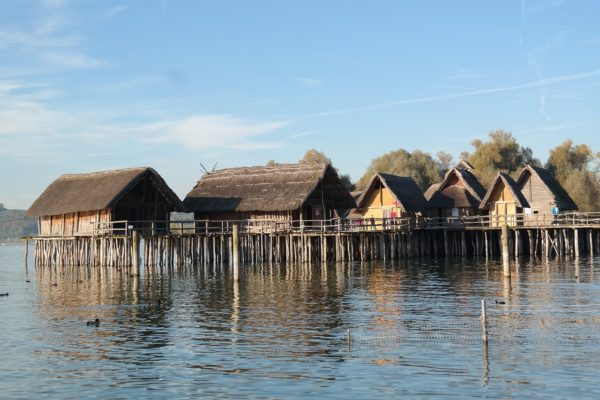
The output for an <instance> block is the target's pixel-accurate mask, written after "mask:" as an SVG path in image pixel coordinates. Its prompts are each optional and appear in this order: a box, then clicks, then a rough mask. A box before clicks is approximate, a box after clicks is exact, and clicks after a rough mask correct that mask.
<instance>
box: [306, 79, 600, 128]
mask: <svg viewBox="0 0 600 400" xmlns="http://www.w3.org/2000/svg"><path fill="white" fill-rule="evenodd" d="M598 76H600V69H595V70H591V71H586V72H580V73H575V74H568V75H559V76H555V77H552V78H544V79H538V80H536V81H531V82H526V83H521V84H516V85H508V86H499V87H494V88H487V89H476V90H470V91H465V92H459V93H449V94H441V95H437V96H424V97H416V98H412V99H404V100H396V101H390V102H386V103H376V104H368V105H364V106H357V107H352V108H345V109H339V110H330V111H322V112H318V113H314V114H310V115H307V116H305V117H304V118H302V119H301V120H306V119H311V118H320V117H329V116H335V115H346V114H353V113H356V112H362V111H369V110H378V109H383V108H388V107H396V106H401V105H405V104H418V103H430V102H437V101H446V100H453V99H459V98H463V97H472V96H483V95H486V94H494V93H507V92H514V91H517V90H525V89H531V88H541V87H545V86H551V85H557V84H560V83H563V82H572V81H579V80H585V79H591V78H596V77H598Z"/></svg>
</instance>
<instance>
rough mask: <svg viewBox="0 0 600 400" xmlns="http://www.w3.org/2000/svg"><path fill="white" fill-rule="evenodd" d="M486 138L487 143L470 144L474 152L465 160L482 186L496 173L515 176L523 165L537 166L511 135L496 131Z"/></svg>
mask: <svg viewBox="0 0 600 400" xmlns="http://www.w3.org/2000/svg"><path fill="white" fill-rule="evenodd" d="M488 137H489V141H487V142H483V141H481V140H479V139H476V140H474V141H473V142H471V144H472V145H473V147H474V148H475V150H474V151H473V152H472V153H470V154H468V159H467V160H468V161H469V162H470V163H471V164H472V165H473V167H474V168H475V170H474V171H473V172H474V173H475V174H476V175H477V177H478V178H479V180H480V181H481V183H482V184H483V185H484V186H487V185H488V184H489V183H490V182H491V181H492V179H493V178H494V176H496V173H497V172H498V171H501V172H504V173H507V174H512V175H515V173H516V172H517V171H518V170H520V169H521V167H522V166H523V164H524V163H531V164H534V165H539V161H538V160H536V159H535V158H533V152H532V151H531V149H530V148H528V147H522V146H520V145H519V143H518V142H517V140H516V139H515V138H514V137H513V135H512V133H510V132H506V131H503V130H497V131H493V132H490V133H489V135H488ZM465 155H466V154H465Z"/></svg>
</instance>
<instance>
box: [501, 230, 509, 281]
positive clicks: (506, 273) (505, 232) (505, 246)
mask: <svg viewBox="0 0 600 400" xmlns="http://www.w3.org/2000/svg"><path fill="white" fill-rule="evenodd" d="M501 236H502V239H501V240H502V267H503V270H504V276H505V277H507V278H510V255H509V251H510V249H509V247H508V225H506V224H503V225H502V233H501Z"/></svg>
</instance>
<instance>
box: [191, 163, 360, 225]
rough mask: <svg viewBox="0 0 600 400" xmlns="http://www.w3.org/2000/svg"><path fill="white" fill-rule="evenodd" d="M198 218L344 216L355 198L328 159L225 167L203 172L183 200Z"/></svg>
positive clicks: (311, 219) (306, 221)
mask: <svg viewBox="0 0 600 400" xmlns="http://www.w3.org/2000/svg"><path fill="white" fill-rule="evenodd" d="M184 204H185V206H186V208H187V209H188V211H190V212H194V216H195V218H196V219H207V220H253V221H255V222H260V221H267V222H271V221H279V222H283V223H289V222H291V221H298V223H301V224H303V225H305V226H310V225H321V222H320V221H323V220H326V219H330V218H334V217H337V216H341V215H343V212H344V211H345V210H347V209H351V208H354V207H355V206H356V203H355V202H354V199H353V198H352V195H351V194H350V192H349V191H348V190H347V189H346V188H345V187H344V185H343V184H342V182H341V181H340V179H339V177H338V174H337V172H336V170H335V169H334V168H333V167H332V166H331V165H329V164H279V165H274V166H264V167H262V166H261V167H242V168H228V169H222V170H219V171H215V172H209V173H207V174H205V175H204V176H202V178H201V179H200V180H199V181H198V183H197V184H196V186H194V188H193V189H192V190H191V191H190V192H189V193H188V195H187V196H186V198H185V199H184Z"/></svg>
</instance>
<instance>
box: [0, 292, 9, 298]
mask: <svg viewBox="0 0 600 400" xmlns="http://www.w3.org/2000/svg"><path fill="white" fill-rule="evenodd" d="M6 296H8V292H6V293H0V297H6Z"/></svg>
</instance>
